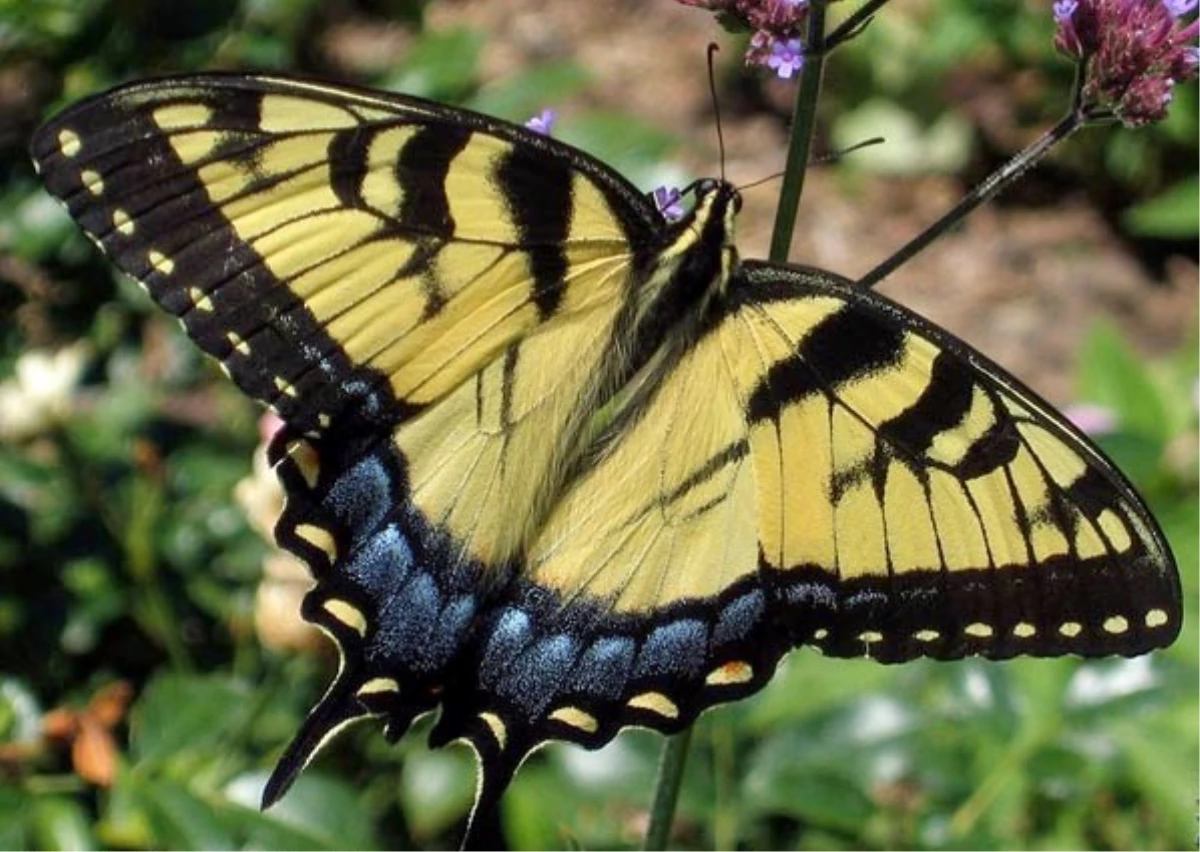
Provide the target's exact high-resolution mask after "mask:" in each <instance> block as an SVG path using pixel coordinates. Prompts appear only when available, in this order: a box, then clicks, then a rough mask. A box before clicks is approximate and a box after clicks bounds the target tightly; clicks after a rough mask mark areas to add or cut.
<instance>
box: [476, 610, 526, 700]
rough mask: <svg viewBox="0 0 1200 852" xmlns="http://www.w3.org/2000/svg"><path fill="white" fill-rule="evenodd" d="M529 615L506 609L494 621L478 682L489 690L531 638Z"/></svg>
mask: <svg viewBox="0 0 1200 852" xmlns="http://www.w3.org/2000/svg"><path fill="white" fill-rule="evenodd" d="M529 627H530V625H529V615H528V614H527V613H524V612H522V611H521V610H519V609H513V608H511V607H510V608H508V609H506V610H504V612H502V613H501V614H500V617H499V618H497V619H496V626H495V627H493V628H492V637H491V639H489V640H488V645H487V650H486V651H484V653H483V665H482V671H481V672H480V676H479V679H480V682H481V683H482V684H483V685H484V686H486V687H487V688H489V689H492V688H494V687H495V684H496V682H497V680H498V679H499V677H500V676H501V675H502V674H503V668H504V667H505V666H507V665H508V664H509V662H510V661H511V660H512V658H513V657H514V656H516V655H517V654H518V653H519V652H520V651H521V649H522V648H524V647H525V646H526V645H527V644H529V641H530V639H531V638H532V636H531V633H530V629H529Z"/></svg>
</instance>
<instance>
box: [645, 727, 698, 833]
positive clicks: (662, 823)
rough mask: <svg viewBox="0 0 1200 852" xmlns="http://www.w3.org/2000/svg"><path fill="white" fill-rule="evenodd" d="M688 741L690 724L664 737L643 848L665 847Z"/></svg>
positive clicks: (673, 818)
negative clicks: (665, 739)
mask: <svg viewBox="0 0 1200 852" xmlns="http://www.w3.org/2000/svg"><path fill="white" fill-rule="evenodd" d="M691 742H692V728H691V727H687V728H684V729H683V730H682V731H680V732H679V733H678V734H676V735H675V736H673V737H668V738H667V741H666V744H665V745H664V746H663V750H662V757H661V758H660V759H659V763H658V780H657V781H656V782H655V784H654V804H652V805H651V806H650V825H649V826H648V827H647V828H646V839H645V841H644V842H643V844H642V848H643V849H647V850H658V849H666V848H667V840H668V838H669V837H670V834H671V823H672V822H674V821H675V803H676V802H678V801H679V787H680V785H681V784H682V783H683V767H684V766H685V765H687V755H688V746H690V745H691Z"/></svg>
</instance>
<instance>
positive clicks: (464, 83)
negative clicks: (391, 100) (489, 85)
mask: <svg viewBox="0 0 1200 852" xmlns="http://www.w3.org/2000/svg"><path fill="white" fill-rule="evenodd" d="M482 48H483V34H482V33H480V32H477V31H476V30H472V29H467V28H459V29H453V30H447V31H445V32H434V33H424V34H423V35H422V36H421V38H420V39H419V40H418V41H417V42H415V43H414V44H413V45H412V46H411V47H410V48H409V49H408V52H407V54H406V55H405V57H404V63H403V64H402V66H401V68H400V70H399V71H397V72H394V73H392V74H389V75H388V76H387V77H385V78H384V79H383V80H382V81H380V85H382V86H383V87H384V88H386V89H389V90H391V91H394V92H403V93H405V94H408V95H418V96H420V97H424V98H433V99H434V100H439V101H447V102H449V103H458V102H459V101H461V100H462V99H463V98H465V97H466V96H467V95H468V94H469V93H470V92H471V90H472V89H474V88H475V86H476V85H477V84H478V82H479V72H478V69H477V67H476V64H477V61H478V58H479V52H480V50H481V49H482Z"/></svg>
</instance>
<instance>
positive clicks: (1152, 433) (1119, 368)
mask: <svg viewBox="0 0 1200 852" xmlns="http://www.w3.org/2000/svg"><path fill="white" fill-rule="evenodd" d="M1079 363H1080V365H1081V366H1080V373H1079V392H1080V396H1081V397H1082V398H1083V399H1087V400H1090V401H1092V402H1096V403H1099V404H1100V405H1104V406H1107V407H1109V408H1111V409H1112V410H1113V411H1115V412H1116V414H1117V417H1118V419H1119V421H1120V424H1121V431H1122V432H1129V433H1132V434H1136V435H1141V436H1144V437H1148V438H1151V439H1153V440H1154V441H1156V442H1157V443H1158V444H1159V445H1160V446H1162V445H1165V444H1166V442H1167V441H1168V440H1170V438H1171V435H1170V430H1169V423H1170V421H1169V418H1168V417H1167V412H1166V408H1165V406H1164V405H1163V402H1162V398H1161V396H1160V395H1159V393H1158V391H1157V388H1156V387H1155V383H1154V380H1153V378H1152V376H1151V374H1150V371H1149V370H1148V369H1147V367H1146V364H1145V363H1144V362H1143V361H1142V359H1141V358H1139V357H1138V356H1137V355H1136V354H1135V353H1134V352H1133V350H1132V349H1130V348H1129V345H1128V344H1127V343H1126V342H1125V340H1124V339H1123V338H1122V337H1121V335H1120V333H1119V332H1118V331H1117V330H1116V328H1115V327H1114V326H1113V325H1112V324H1111V323H1107V322H1102V323H1097V324H1096V325H1095V326H1094V327H1093V328H1092V329H1091V331H1090V332H1089V333H1088V335H1087V337H1085V338H1084V341H1083V346H1082V347H1081V348H1080V355H1079Z"/></svg>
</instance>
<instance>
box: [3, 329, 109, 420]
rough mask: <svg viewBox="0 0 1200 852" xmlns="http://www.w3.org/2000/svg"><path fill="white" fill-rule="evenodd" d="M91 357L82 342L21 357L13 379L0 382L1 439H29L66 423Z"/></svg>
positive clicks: (35, 351) (18, 359) (29, 353)
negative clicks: (75, 392) (76, 389)
mask: <svg viewBox="0 0 1200 852" xmlns="http://www.w3.org/2000/svg"><path fill="white" fill-rule="evenodd" d="M88 355H89V352H88V347H87V344H85V343H82V342H79V343H74V344H72V345H70V346H65V347H63V348H62V349H59V350H56V351H54V352H49V351H45V350H34V351H31V352H26V353H25V354H23V355H21V356H20V357H18V358H17V363H16V368H15V370H14V375H13V377H12V378H11V379H8V380H7V381H5V382H0V440H6V441H14V442H15V441H24V440H28V439H29V438H34V437H37V436H38V435H40V434H42V433H43V432H45V431H46V429H47V428H48V427H50V426H52V425H54V424H56V423H61V422H62V421H63V420H65V419H66V418H67V417H68V416H69V415H70V413H71V410H72V402H73V396H74V391H75V386H76V385H77V384H79V378H80V376H82V375H83V369H84V366H85V365H86V363H87V359H88Z"/></svg>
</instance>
